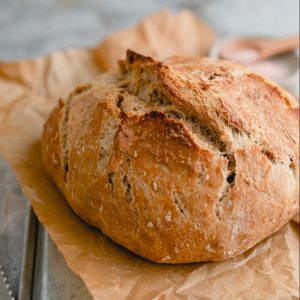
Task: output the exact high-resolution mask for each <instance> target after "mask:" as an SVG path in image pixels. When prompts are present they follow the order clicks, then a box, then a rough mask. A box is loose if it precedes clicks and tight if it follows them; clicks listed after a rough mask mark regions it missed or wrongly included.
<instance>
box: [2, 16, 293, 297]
mask: <svg viewBox="0 0 300 300" xmlns="http://www.w3.org/2000/svg"><path fill="white" fill-rule="evenodd" d="M162 18H163V19H165V21H166V22H167V24H172V26H173V27H172V26H171V25H170V26H169V27H167V29H165V31H164V32H161V33H160V34H159V39H163V38H164V37H167V38H168V39H170V41H169V42H168V43H169V49H168V51H167V52H164V50H161V49H160V48H159V45H161V47H163V48H164V44H163V43H162V44H160V40H157V38H158V37H156V35H155V34H154V33H153V32H156V31H157V28H158V27H157V26H158V25H157V24H159V22H161V20H162ZM182 19H184V20H186V21H185V22H179V21H178V20H182ZM177 21H178V22H177ZM141 24H142V25H141ZM141 24H140V25H138V26H137V27H134V28H131V29H129V30H128V31H126V30H125V31H124V32H123V34H122V37H121V39H122V41H124V40H132V41H133V43H132V44H130V43H129V42H126V43H125V42H124V43H123V42H122V44H121V46H120V49H122V51H123V47H130V48H133V49H135V50H139V49H140V48H138V47H139V41H143V42H146V43H147V47H145V48H144V50H145V51H149V53H153V52H152V51H154V50H153V49H156V50H155V51H157V52H156V56H157V57H163V56H164V55H165V54H169V53H171V52H174V53H177V54H180V52H179V53H178V49H173V48H172V47H174V48H176V47H177V45H178V44H180V43H184V42H185V41H186V39H187V38H188V39H193V38H195V40H196V41H197V42H195V43H194V42H193V43H194V44H193V43H192V42H191V43H190V46H189V47H190V48H189V49H188V48H187V50H186V51H188V50H189V51H190V52H191V54H201V53H205V51H207V47H208V46H207V45H209V44H210V42H207V40H208V39H211V41H212V38H211V35H210V34H209V32H210V29H208V31H207V29H206V28H207V27H206V25H203V26H202V24H203V23H202V22H200V21H199V22H198V23H197V19H196V18H195V17H194V16H193V15H191V14H190V13H188V12H182V13H180V14H179V15H178V16H173V15H171V14H170V13H168V12H160V13H157V14H154V15H152V16H150V17H148V18H146V19H145V21H144V22H142V23H141ZM143 24H144V25H143ZM197 24H198V25H197ZM144 26H145V27H146V28H147V32H148V35H150V36H152V39H146V40H145V36H144V34H143V33H142V32H141V29H140V28H141V27H142V28H143V27H144ZM197 26H198V27H197ZM195 27H196V28H197V29H195ZM189 29H190V30H189ZM152 30H153V32H152ZM189 31H191V32H192V33H193V35H190V36H188V37H186V36H185V34H183V33H186V32H189ZM201 34H203V37H204V39H206V38H205V34H208V36H209V38H207V39H206V42H205V43H204V41H203V40H202V39H199V36H198V35H200V36H201ZM194 35H195V36H194ZM118 36H119V33H116V34H113V35H112V37H111V38H112V42H111V43H110V38H108V39H106V40H105V41H104V43H103V44H100V45H99V46H98V47H97V48H96V49H90V50H89V49H82V50H69V51H63V52H57V53H53V54H51V55H49V56H47V57H42V58H38V59H36V60H31V61H20V62H14V63H0V153H1V154H2V155H3V156H4V157H5V158H6V159H7V160H8V161H10V163H11V165H12V167H13V169H14V171H15V174H16V178H17V180H18V182H19V184H20V185H21V187H22V190H23V193H24V195H25V196H26V198H27V199H28V200H29V201H30V202H31V204H32V207H33V209H34V211H35V213H36V215H37V217H38V219H39V220H40V222H41V223H42V224H43V225H44V226H45V228H46V229H47V231H48V233H49V234H50V236H51V238H52V240H53V241H54V243H55V244H56V245H57V247H58V249H59V251H61V253H62V254H63V256H64V258H65V260H66V262H67V264H68V266H69V267H70V268H71V269H72V270H73V271H74V273H75V274H77V275H79V276H80V277H81V278H82V280H83V282H84V283H85V285H86V286H87V288H88V290H89V292H90V293H91V295H92V296H93V297H94V299H118V300H121V299H298V290H299V228H298V226H297V225H296V224H295V223H292V222H290V223H289V224H287V225H286V226H285V227H284V228H282V229H281V230H280V231H279V232H277V233H276V234H274V235H273V236H272V237H270V238H268V239H265V240H264V241H262V242H261V243H260V244H258V245H257V246H256V247H254V248H252V249H250V250H249V251H247V252H246V253H244V254H242V255H239V256H237V257H235V258H233V259H230V260H227V261H224V262H218V263H197V264H186V265H160V264H155V263H152V262H149V261H147V260H145V259H143V258H140V257H138V256H136V255H134V254H132V253H131V252H129V251H127V250H125V249H124V248H122V247H120V246H118V245H116V244H115V243H113V242H112V241H110V240H109V239H108V238H106V237H105V236H104V235H103V234H102V233H101V232H100V231H98V230H96V229H94V228H92V227H90V226H88V225H86V224H85V223H84V222H83V221H82V220H80V219H79V218H78V217H77V216H76V215H75V213H73V211H72V210H71V209H70V208H69V206H68V205H67V204H66V202H65V201H64V199H63V196H62V195H61V194H60V192H59V191H58V190H57V189H56V187H55V186H54V184H53V183H52V182H51V180H50V179H49V178H48V176H47V174H46V173H45V170H44V168H43V165H42V162H41V158H40V137H41V132H42V128H43V124H44V122H45V120H46V118H47V116H48V114H49V111H50V110H51V109H52V108H53V107H54V105H55V104H56V103H57V99H58V97H64V96H66V95H67V94H68V93H69V91H70V90H71V89H72V88H73V87H74V86H75V85H76V84H79V83H83V82H86V81H89V80H91V79H93V78H94V77H95V76H97V74H99V73H100V72H101V69H100V66H102V68H103V67H105V68H109V67H110V66H112V67H113V66H114V65H115V64H114V61H113V59H115V58H116V57H119V56H120V55H123V54H122V51H121V52H119V50H118V49H119V48H118V47H119V46H118V43H117V41H116V39H115V37H118ZM173 38H174V40H176V41H177V42H174V43H173V42H172V39H173ZM207 43H208V44H207ZM143 47H144V46H143ZM103 49H104V50H103ZM157 49H159V50H157ZM200 49H201V50H200ZM205 49H206V50H205ZM110 50H111V51H110ZM180 51H181V50H180ZM202 51H203V52H202ZM182 52H183V54H188V53H187V52H185V51H182ZM109 53H112V56H109V57H107V65H105V66H103V65H101V64H99V57H102V59H103V61H104V58H105V57H106V56H105V55H106V54H109ZM111 57H113V59H112V58H111Z"/></svg>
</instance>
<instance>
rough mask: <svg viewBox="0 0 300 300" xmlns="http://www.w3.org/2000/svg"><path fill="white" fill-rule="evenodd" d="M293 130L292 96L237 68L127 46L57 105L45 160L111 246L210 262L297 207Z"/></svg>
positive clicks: (249, 242) (250, 241)
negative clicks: (114, 65)
mask: <svg viewBox="0 0 300 300" xmlns="http://www.w3.org/2000/svg"><path fill="white" fill-rule="evenodd" d="M298 124H299V116H298V107H297V105H296V103H295V102H294V100H293V98H292V97H291V96H290V95H288V94H287V93H286V92H284V91H283V90H282V89H281V88H280V87H278V86H277V85H276V84H274V83H272V82H270V81H268V80H267V79H265V78H263V77H262V76H259V75H257V74H254V73H252V72H249V71H248V70H246V69H245V68H244V67H242V66H240V65H238V64H235V63H232V62H229V61H221V60H212V59H208V58H195V57H194V58H191V57H189V58H188V57H172V58H171V59H169V60H167V61H166V62H163V63H162V62H158V61H155V60H153V59H152V58H150V57H144V56H142V55H139V54H136V53H134V52H132V51H128V52H127V58H126V60H125V61H122V62H120V70H119V72H117V73H106V74H103V75H101V76H100V77H99V78H98V79H97V80H96V81H95V82H94V83H92V84H87V85H84V86H81V87H78V88H76V90H75V91H74V92H72V93H71V95H70V96H69V97H68V99H66V101H62V100H61V101H60V102H59V104H58V105H57V107H56V108H55V109H54V111H53V112H52V113H51V115H50V117H49V119H48V121H47V123H46V125H45V128H44V133H43V139H42V157H43V161H44V164H45V167H46V169H47V171H48V173H49V174H50V176H51V177H52V178H53V180H54V181H55V183H56V185H57V186H58V187H59V189H60V190H61V191H62V193H63V194H64V195H65V198H66V199H67V201H68V203H69V205H70V206H71V207H72V208H73V209H74V211H75V212H76V213H77V214H78V215H79V216H80V217H81V218H82V219H83V220H85V221H86V222H87V223H89V224H91V225H93V226H95V227H97V228H99V229H100V230H101V231H102V232H103V233H104V234H105V235H107V236H108V237H110V238H111V239H112V240H114V241H115V242H117V243H118V244H120V245H122V246H124V247H126V248H127V249H130V250H131V251H133V252H135V253H137V254H139V255H141V256H143V257H145V258H147V259H149V260H152V261H155V262H165V263H185V262H199V261H210V260H213V261H215V260H222V259H226V258H229V257H233V256H235V255H237V254H239V253H242V252H243V251H246V250H247V249H249V248H250V247H252V246H254V245H255V244H257V243H258V242H260V241H261V240H262V239H264V238H266V237H268V236H270V235H271V234H272V233H274V232H275V231H277V230H278V229H280V228H281V227H282V226H283V225H284V224H285V223H287V222H288V221H289V220H290V219H291V218H292V217H293V215H294V214H295V213H296V212H297V211H298V208H299V203H298V196H299V187H298V182H299V181H298V166H299V153H298V151H299V142H298V140H299V137H298V134H299V133H298V129H299V125H298Z"/></svg>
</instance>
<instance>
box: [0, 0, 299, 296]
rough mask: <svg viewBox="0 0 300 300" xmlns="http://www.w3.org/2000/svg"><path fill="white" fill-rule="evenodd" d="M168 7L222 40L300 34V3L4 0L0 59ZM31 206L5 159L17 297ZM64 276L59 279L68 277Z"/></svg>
mask: <svg viewBox="0 0 300 300" xmlns="http://www.w3.org/2000/svg"><path fill="white" fill-rule="evenodd" d="M163 8H169V9H171V10H173V11H178V10H180V9H183V8H186V9H190V10H192V11H193V12H194V13H195V14H197V15H198V16H200V17H201V18H203V19H204V20H206V21H207V22H208V23H209V24H210V25H211V26H212V27H213V28H214V29H215V30H216V32H217V33H218V34H219V36H224V35H230V36H233V35H235V36H236V35H255V34H260V35H270V36H284V35H290V34H294V33H297V32H298V31H299V1H298V0H285V1H282V0H243V1H237V0H186V1H183V0H173V1H171V0H170V1H167V0H152V1H148V0H144V1H141V0H129V1H122V0H110V1H96V0H43V1H40V0H27V1H24V0H0V60H1V61H6V60H16V59H24V58H33V57H36V56H40V55H44V54H47V53H50V52H51V51H54V50H58V49H65V48H72V47H82V46H93V45H95V44H96V43H98V41H99V40H101V39H102V38H103V37H104V36H106V35H107V34H109V33H110V32H112V31H114V30H117V29H120V28H122V27H125V26H129V25H133V24H135V23H136V22H137V21H138V20H139V19H140V18H142V17H143V16H145V15H147V14H149V13H152V12H155V11H157V10H160V9H163ZM0 101H1V95H0ZM26 207H27V208H28V204H27V203H26V200H25V199H24V197H23V195H22V193H21V191H20V188H19V187H18V185H17V183H16V181H15V178H14V175H13V173H12V170H11V168H10V166H9V165H8V164H7V163H6V162H5V161H4V160H2V159H0V264H2V265H3V268H4V270H5V271H6V273H7V276H8V281H9V283H10V285H11V287H12V290H13V294H14V296H17V295H18V289H19V281H20V266H21V261H22V247H23V243H24V220H25V212H26V211H28V209H27V210H26ZM52 247H54V246H52ZM55 250H56V249H55ZM55 250H53V251H52V252H53V253H52V252H51V253H52V254H51V253H50V255H52V256H53V257H52V258H53V259H54V260H53V261H56V264H57V269H59V268H60V264H63V260H62V258H61V257H59V255H60V254H59V253H58V252H55ZM61 268H63V267H61ZM64 268H66V267H65V266H64ZM60 276H61V277H60V278H58V280H62V279H63V276H66V275H65V273H64V272H62V273H61V275H60Z"/></svg>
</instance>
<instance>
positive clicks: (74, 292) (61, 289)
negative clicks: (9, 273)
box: [18, 207, 92, 300]
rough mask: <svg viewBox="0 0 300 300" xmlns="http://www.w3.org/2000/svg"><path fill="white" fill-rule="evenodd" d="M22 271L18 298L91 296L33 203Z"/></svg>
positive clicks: (75, 298) (57, 299) (53, 299)
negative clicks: (49, 232) (60, 250)
mask: <svg viewBox="0 0 300 300" xmlns="http://www.w3.org/2000/svg"><path fill="white" fill-rule="evenodd" d="M21 274H22V275H21V280H20V289H19V296H18V299H19V300H30V299H32V300H50V299H51V300H60V299H63V300H65V299H72V300H79V299H80V300H82V299H86V300H90V299H92V297H91V295H90V294H89V292H88V291H87V289H86V287H85V285H84V283H83V282H82V280H81V279H80V278H79V277H78V276H76V275H75V274H74V273H73V272H72V271H71V270H70V269H69V267H68V266H67V264H66V262H65V260H64V258H63V256H62V254H61V253H60V252H59V251H58V249H57V247H56V246H55V245H54V243H53V242H52V240H51V238H50V237H49V235H48V233H47V232H46V230H45V229H44V227H43V226H42V225H41V224H40V223H39V222H38V220H37V218H36V216H35V215H34V212H33V211H32V209H31V208H30V207H29V208H28V211H27V217H26V242H25V246H24V249H23V264H22V272H21Z"/></svg>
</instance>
